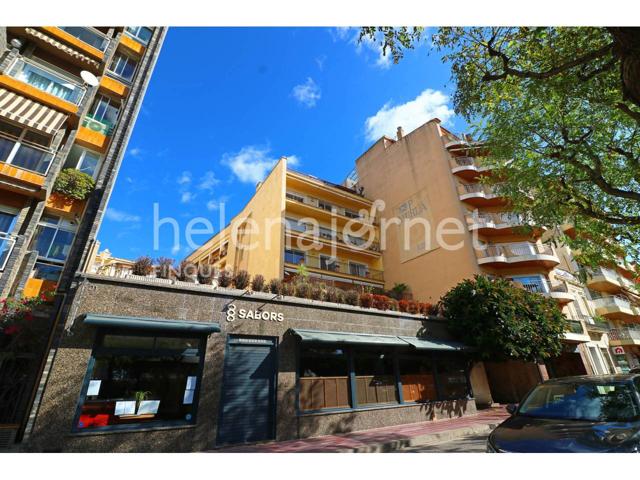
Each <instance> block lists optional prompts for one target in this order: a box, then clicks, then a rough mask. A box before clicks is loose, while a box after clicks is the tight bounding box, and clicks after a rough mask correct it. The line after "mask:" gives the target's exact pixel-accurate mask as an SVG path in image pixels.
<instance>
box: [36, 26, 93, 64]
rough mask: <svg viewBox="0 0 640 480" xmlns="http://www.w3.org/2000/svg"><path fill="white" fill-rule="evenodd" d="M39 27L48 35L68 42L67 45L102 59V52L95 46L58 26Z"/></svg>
mask: <svg viewBox="0 0 640 480" xmlns="http://www.w3.org/2000/svg"><path fill="white" fill-rule="evenodd" d="M40 28H42V30H44V31H45V32H47V33H49V34H50V35H53V36H54V37H57V38H58V39H60V40H62V41H63V42H65V43H68V44H69V45H72V46H73V47H75V48H77V49H78V50H81V51H83V52H84V53H88V54H89V55H91V56H92V57H95V58H97V59H99V60H102V59H103V58H104V53H103V52H101V51H100V50H98V49H97V48H95V47H92V46H91V45H89V44H88V43H84V42H83V41H82V40H80V39H78V38H76V37H74V36H73V35H71V34H70V33H67V32H65V31H64V30H62V29H60V28H58V27H40Z"/></svg>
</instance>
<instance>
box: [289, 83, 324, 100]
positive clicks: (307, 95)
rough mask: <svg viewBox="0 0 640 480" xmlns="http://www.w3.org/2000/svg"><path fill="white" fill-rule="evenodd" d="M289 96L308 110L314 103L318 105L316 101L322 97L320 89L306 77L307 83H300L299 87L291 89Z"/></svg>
mask: <svg viewBox="0 0 640 480" xmlns="http://www.w3.org/2000/svg"><path fill="white" fill-rule="evenodd" d="M291 95H292V96H293V98H295V99H296V100H297V101H298V103H300V104H302V105H304V106H305V107H308V108H311V107H315V106H316V103H318V100H320V97H321V96H322V95H321V92H320V87H319V86H318V85H317V84H316V82H314V81H313V78H311V77H307V81H306V82H305V83H301V84H300V85H296V86H295V87H293V90H291Z"/></svg>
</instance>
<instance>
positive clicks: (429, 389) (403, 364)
mask: <svg viewBox="0 0 640 480" xmlns="http://www.w3.org/2000/svg"><path fill="white" fill-rule="evenodd" d="M398 365H399V368H400V381H401V382H402V397H403V399H404V401H405V402H427V401H430V400H437V398H438V394H437V390H436V380H435V375H434V372H433V362H432V361H431V356H428V355H411V356H402V357H400V359H399V361H398Z"/></svg>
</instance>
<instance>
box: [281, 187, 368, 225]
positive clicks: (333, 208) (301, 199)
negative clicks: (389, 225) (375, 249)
mask: <svg viewBox="0 0 640 480" xmlns="http://www.w3.org/2000/svg"><path fill="white" fill-rule="evenodd" d="M286 196H287V200H293V201H294V202H298V203H302V204H304V205H310V206H312V207H316V208H319V209H321V210H324V211H326V212H329V213H335V214H338V215H342V216H343V217H347V218H352V219H358V220H361V221H363V222H365V223H369V222H371V221H373V222H374V223H375V220H373V219H370V218H369V217H368V216H363V215H362V214H361V213H360V212H359V211H355V210H349V209H348V208H344V207H339V206H337V205H333V204H332V203H331V202H327V201H325V200H321V199H319V198H316V197H312V196H309V195H301V194H299V193H292V192H287V193H286Z"/></svg>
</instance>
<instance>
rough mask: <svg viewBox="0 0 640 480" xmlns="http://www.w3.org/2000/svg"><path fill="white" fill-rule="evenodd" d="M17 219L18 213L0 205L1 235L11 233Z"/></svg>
mask: <svg viewBox="0 0 640 480" xmlns="http://www.w3.org/2000/svg"><path fill="white" fill-rule="evenodd" d="M17 218H18V213H17V212H10V211H7V210H5V209H4V208H3V207H2V206H1V205H0V233H11V232H12V231H13V227H14V225H15V223H16V219H17Z"/></svg>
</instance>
